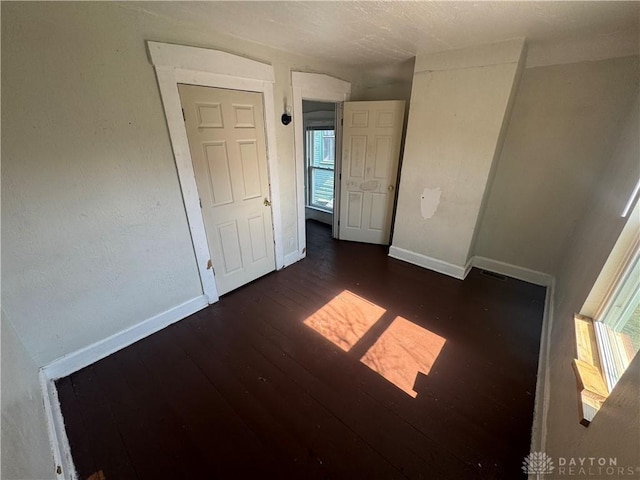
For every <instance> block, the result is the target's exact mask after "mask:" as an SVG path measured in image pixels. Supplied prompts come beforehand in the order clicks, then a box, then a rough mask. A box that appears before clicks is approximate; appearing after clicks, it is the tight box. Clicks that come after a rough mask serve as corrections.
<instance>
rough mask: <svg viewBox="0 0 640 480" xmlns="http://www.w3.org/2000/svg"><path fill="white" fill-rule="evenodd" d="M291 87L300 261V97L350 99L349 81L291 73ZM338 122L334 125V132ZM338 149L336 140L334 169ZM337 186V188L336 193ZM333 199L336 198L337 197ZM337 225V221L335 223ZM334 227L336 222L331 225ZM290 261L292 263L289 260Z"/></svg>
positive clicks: (302, 197)
mask: <svg viewBox="0 0 640 480" xmlns="http://www.w3.org/2000/svg"><path fill="white" fill-rule="evenodd" d="M291 86H292V87H293V124H294V130H295V132H294V135H295V152H296V161H295V169H296V198H297V210H298V258H297V259H296V260H295V261H297V260H301V259H303V258H304V257H305V256H306V251H307V241H306V229H305V206H306V203H307V202H306V200H305V194H304V177H305V168H304V165H305V160H304V116H303V111H302V100H315V101H319V102H333V103H340V102H346V101H348V100H349V97H350V95H351V83H349V82H345V81H344V80H338V79H337V78H333V77H330V76H328V75H323V74H319V73H304V72H291ZM336 110H337V109H336ZM339 128H340V125H336V131H337V130H338V129H339ZM338 148H340V146H339V145H338V144H337V143H336V168H338V165H337V163H338V154H339V153H340V152H338V151H337V150H338ZM338 187H339V186H338ZM338 191H339V188H336V192H338ZM336 198H338V197H337V196H336ZM333 204H334V215H335V214H337V213H338V209H337V208H336V207H335V206H336V199H335V198H334V203H333ZM334 224H337V222H334ZM334 227H335V225H334ZM292 263H293V262H292Z"/></svg>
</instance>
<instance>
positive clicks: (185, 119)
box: [182, 108, 187, 122]
mask: <svg viewBox="0 0 640 480" xmlns="http://www.w3.org/2000/svg"><path fill="white" fill-rule="evenodd" d="M182 120H184V121H185V122H186V121H187V117H186V115H185V114H184V108H183V109H182Z"/></svg>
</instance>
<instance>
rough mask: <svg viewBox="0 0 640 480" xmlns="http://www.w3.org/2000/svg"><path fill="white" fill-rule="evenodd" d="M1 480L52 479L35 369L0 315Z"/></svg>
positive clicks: (11, 329) (7, 323)
mask: <svg viewBox="0 0 640 480" xmlns="http://www.w3.org/2000/svg"><path fill="white" fill-rule="evenodd" d="M1 336H2V442H1V444H2V458H1V460H0V463H1V464H2V474H1V476H2V478H3V479H4V480H18V479H21V480H23V479H36V478H38V479H46V478H54V477H55V464H54V462H53V457H52V455H51V450H50V448H49V439H48V438H47V424H46V420H45V414H44V404H43V398H42V392H41V390H40V384H39V381H38V367H37V366H36V364H35V362H34V361H33V359H32V358H31V357H30V356H29V354H28V353H27V351H26V349H25V348H24V346H23V345H22V342H21V341H20V339H19V338H18V335H17V334H16V332H15V330H14V329H13V325H11V323H10V322H9V320H7V318H5V314H4V311H3V312H2V332H1Z"/></svg>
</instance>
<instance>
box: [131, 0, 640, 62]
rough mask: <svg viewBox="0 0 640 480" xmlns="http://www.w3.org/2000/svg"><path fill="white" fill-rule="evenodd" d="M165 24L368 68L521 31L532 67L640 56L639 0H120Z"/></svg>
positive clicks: (500, 38) (504, 37)
mask: <svg viewBox="0 0 640 480" xmlns="http://www.w3.org/2000/svg"><path fill="white" fill-rule="evenodd" d="M122 6H123V7H125V8H135V9H137V10H140V11H143V12H146V13H148V14H152V15H160V16H163V17H166V18H169V19H171V21H175V22H181V23H188V24H190V25H192V26H197V27H199V28H210V29H215V30H217V31H220V32H222V33H225V34H228V35H231V36H235V37H238V38H242V39H245V40H249V41H252V42H256V43H260V44H265V45H269V46H271V47H275V48H277V49H280V50H284V51H288V52H292V53H297V54H301V55H307V56H312V57H314V58H318V59H322V60H328V61H332V62H335V63H337V64H341V65H344V66H351V67H356V68H364V69H375V68H380V67H382V66H384V65H390V64H399V63H401V62H404V61H406V60H408V59H410V58H412V57H414V56H415V55H416V54H418V53H431V52H437V51H443V50H451V49H456V48H463V47H467V46H470V45H477V44H483V43H491V42H495V41H501V40H506V39H510V38H516V37H526V38H527V40H528V44H529V58H528V64H529V66H534V65H544V64H553V63H568V62H572V61H582V60H596V59H601V58H608V57H616V56H624V55H632V54H638V53H639V51H640V47H639V35H640V33H639V23H640V2H609V1H593V2H571V1H544V2H430V1H415V2H402V1H387V2H375V1H374V2H361V1H353V2H351V1H342V2H319V1H312V2H305V1H284V2H270V1H264V2H244V1H233V2H216V1H212V2H125V3H123V4H122Z"/></svg>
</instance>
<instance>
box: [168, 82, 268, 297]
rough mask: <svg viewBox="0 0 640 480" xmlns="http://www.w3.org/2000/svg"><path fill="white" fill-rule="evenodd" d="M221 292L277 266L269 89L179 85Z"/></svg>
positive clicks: (225, 291) (215, 274) (204, 217)
mask: <svg viewBox="0 0 640 480" xmlns="http://www.w3.org/2000/svg"><path fill="white" fill-rule="evenodd" d="M178 89H179V92H180V100H181V103H182V108H183V112H184V117H185V126H186V131H187V137H188V140H189V149H190V151H191V159H192V162H193V170H194V174H195V178H196V185H197V187H198V194H199V196H200V204H201V208H202V217H203V219H204V224H205V230H206V233H207V241H208V244H209V252H210V253H211V256H212V259H211V260H212V267H213V268H214V277H215V281H216V286H217V288H218V293H219V294H220V295H223V294H225V293H228V292H230V291H231V290H233V289H235V288H238V287H239V286H241V285H244V284H246V283H248V282H250V281H252V280H255V279H256V278H258V277H261V276H262V275H265V274H266V273H269V272H271V271H273V270H274V269H275V256H274V244H273V222H272V217H271V202H270V195H269V178H268V169H267V155H266V145H265V134H264V117H263V108H262V94H260V93H253V92H242V91H236V90H225V89H219V88H210V87H200V86H194V85H179V87H178Z"/></svg>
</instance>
